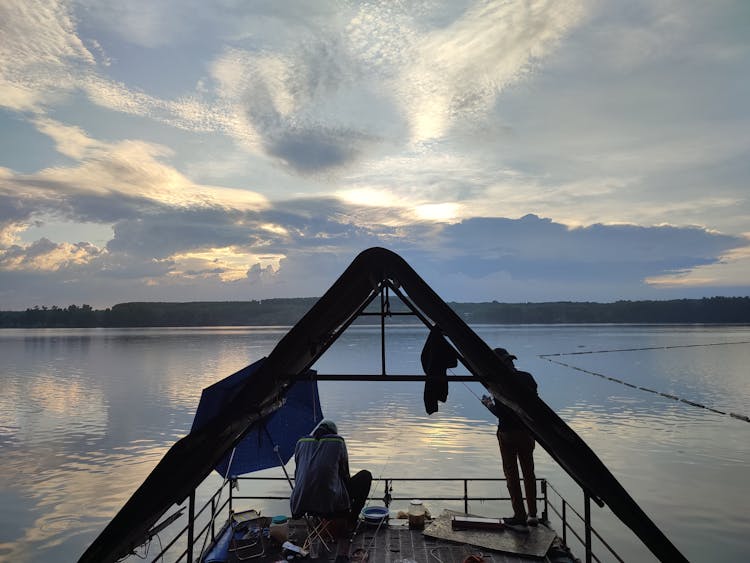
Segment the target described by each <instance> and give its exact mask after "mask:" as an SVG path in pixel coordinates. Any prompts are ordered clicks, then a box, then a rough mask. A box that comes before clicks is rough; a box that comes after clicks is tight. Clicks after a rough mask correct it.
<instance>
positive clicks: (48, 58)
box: [0, 0, 95, 111]
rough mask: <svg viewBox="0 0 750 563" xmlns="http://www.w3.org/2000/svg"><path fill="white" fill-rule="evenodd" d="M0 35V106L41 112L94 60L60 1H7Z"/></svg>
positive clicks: (2, 7)
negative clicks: (80, 70)
mask: <svg viewBox="0 0 750 563" xmlns="http://www.w3.org/2000/svg"><path fill="white" fill-rule="evenodd" d="M0 35H1V36H2V37H3V40H2V41H0V61H1V62H2V64H0V94H2V95H0V105H2V106H4V107H6V108H9V109H12V110H18V111H29V110H37V111H38V110H39V109H40V106H41V105H42V104H45V103H49V102H50V101H52V100H53V99H55V98H56V96H57V95H58V94H59V92H60V91H61V90H64V89H69V88H72V87H73V84H74V81H75V78H74V73H75V72H76V71H77V69H80V68H84V69H85V68H90V67H91V66H93V65H94V64H95V59H94V56H93V55H92V54H91V52H90V51H89V50H88V49H87V48H86V47H85V45H84V44H83V42H82V41H81V40H80V39H79V37H78V36H77V34H76V30H75V21H74V19H73V16H72V14H71V12H70V10H69V9H68V7H67V6H66V5H64V4H62V3H60V2H54V1H45V0H29V1H27V0H8V1H6V2H3V3H2V5H0ZM71 70H72V71H73V74H71V72H70V71H71Z"/></svg>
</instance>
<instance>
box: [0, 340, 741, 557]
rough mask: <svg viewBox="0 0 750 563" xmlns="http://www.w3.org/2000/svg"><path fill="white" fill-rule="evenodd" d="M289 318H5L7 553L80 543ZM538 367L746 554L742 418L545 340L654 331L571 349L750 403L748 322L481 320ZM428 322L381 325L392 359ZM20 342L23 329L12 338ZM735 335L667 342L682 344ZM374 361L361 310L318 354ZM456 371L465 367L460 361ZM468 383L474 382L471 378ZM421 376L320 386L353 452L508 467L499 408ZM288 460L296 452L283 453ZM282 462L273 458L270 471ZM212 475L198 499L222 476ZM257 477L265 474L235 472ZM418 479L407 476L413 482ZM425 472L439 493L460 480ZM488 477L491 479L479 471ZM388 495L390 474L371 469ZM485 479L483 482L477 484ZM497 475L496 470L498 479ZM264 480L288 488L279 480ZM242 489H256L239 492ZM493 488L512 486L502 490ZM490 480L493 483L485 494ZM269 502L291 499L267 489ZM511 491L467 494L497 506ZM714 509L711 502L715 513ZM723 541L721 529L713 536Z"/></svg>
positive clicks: (372, 459) (616, 540)
mask: <svg viewBox="0 0 750 563" xmlns="http://www.w3.org/2000/svg"><path fill="white" fill-rule="evenodd" d="M285 332H286V329H285V328H265V329H252V328H219V329H194V328H190V329H149V330H141V329H122V330H101V329H89V330H68V329H60V330H10V331H5V332H2V333H0V357H3V360H4V366H5V367H4V370H3V372H2V373H1V374H0V384H2V389H3V393H2V394H0V453H1V454H2V460H3V468H2V470H0V559H3V560H6V559H7V560H14V561H46V560H50V559H55V560H75V559H76V558H77V557H78V556H79V555H80V554H81V553H82V552H83V550H84V549H85V547H86V545H88V543H89V542H90V541H91V540H92V539H93V538H94V537H95V536H96V535H97V534H98V533H99V532H100V531H101V530H102V529H103V527H104V526H105V525H106V523H107V522H108V521H109V519H110V518H111V517H112V516H113V515H114V514H115V513H116V512H117V510H119V508H120V507H121V506H122V504H123V503H124V502H125V500H126V499H127V498H128V497H129V496H130V494H132V492H133V491H134V490H135V489H136V488H137V487H138V486H139V485H140V483H141V482H142V481H143V479H144V478H145V477H146V475H147V474H148V473H149V472H150V471H151V469H152V468H153V467H154V466H155V465H156V463H157V462H158V461H159V459H161V457H162V455H163V454H164V452H166V450H167V449H168V448H169V446H171V445H172V444H173V443H174V442H175V441H176V440H177V439H179V438H180V437H181V436H183V435H184V434H186V433H187V432H188V430H189V428H190V424H191V422H192V417H193V414H194V411H195V408H196V406H197V404H198V399H199V396H200V392H201V390H202V389H203V388H204V387H206V386H208V385H210V384H212V383H214V382H215V381H218V380H219V379H222V378H223V377H225V376H227V375H229V374H230V373H233V372H234V371H236V370H238V369H240V368H242V367H244V366H245V365H247V364H249V363H251V362H253V361H255V360H257V359H258V358H260V357H262V356H264V355H266V354H268V353H269V352H270V351H271V349H272V348H273V346H274V345H275V343H276V342H277V341H278V339H279V338H281V336H283V334H285ZM478 332H479V333H480V335H481V336H482V337H483V338H485V340H486V341H487V342H488V343H489V344H490V345H491V346H497V345H502V346H504V347H505V348H508V349H509V350H511V351H512V352H513V353H515V354H516V355H517V356H518V357H519V360H518V362H517V363H518V366H519V367H520V368H522V369H527V370H528V371H531V372H532V373H534V375H535V376H536V379H537V381H538V383H539V392H540V395H541V396H542V398H543V399H544V400H545V401H546V402H547V403H548V404H550V406H551V407H552V408H553V409H554V410H555V411H556V412H558V414H559V415H560V416H561V417H562V418H563V419H564V420H566V422H568V423H569V424H570V425H571V426H572V427H573V428H574V429H575V430H576V431H577V432H578V433H579V434H580V435H581V436H582V437H583V438H584V439H585V440H586V442H587V443H588V444H589V445H590V446H591V448H592V449H593V450H594V451H595V452H596V453H597V455H598V456H599V457H600V458H601V459H602V460H603V461H604V462H605V464H606V465H607V466H608V467H610V469H611V470H612V471H613V473H615V475H616V476H617V478H618V479H619V480H620V481H621V482H622V483H623V484H624V485H625V487H626V488H627V489H628V490H629V491H630V492H631V494H632V495H633V496H634V497H635V498H636V500H637V501H638V502H639V503H640V504H641V505H642V506H643V508H644V510H645V511H646V512H647V514H649V515H650V516H652V518H653V519H654V520H655V521H656V522H657V524H658V525H659V526H660V527H662V528H663V529H664V530H665V532H666V533H667V534H668V536H669V537H670V538H671V539H672V540H673V541H674V542H675V543H676V544H677V545H678V546H679V547H680V548H681V549H682V550H683V552H684V553H685V554H686V555H687V556H688V557H689V558H690V559H691V560H696V561H701V560H705V561H709V560H711V561H733V560H739V559H741V558H742V556H741V555H740V554H741V553H742V554H744V551H745V547H746V539H745V531H746V530H747V529H749V527H750V521H749V520H748V516H747V515H746V510H745V508H746V507H747V506H750V493H748V488H747V487H746V483H745V479H746V477H745V475H746V471H747V467H748V465H750V440H748V432H750V425H748V424H747V423H745V422H741V421H737V420H734V419H730V418H728V417H722V416H719V415H716V414H713V413H710V412H707V411H705V410H702V409H696V408H695V407H691V406H689V405H685V404H681V403H675V402H674V401H670V400H668V399H665V398H663V397H659V396H657V395H653V394H648V393H644V392H643V391H639V390H634V389H630V388H626V387H623V386H622V385H616V384H613V383H612V382H608V381H606V380H603V379H601V378H596V377H591V376H588V375H586V374H583V373H581V372H576V371H574V370H571V369H569V368H565V367H563V366H559V365H555V364H550V363H549V362H547V361H545V360H543V359H541V358H539V357H538V356H539V354H545V353H563V352H571V351H581V350H585V351H596V350H607V349H614V348H637V347H647V346H661V347H662V349H661V350H643V351H633V352H613V353H607V354H587V355H579V356H574V357H568V358H567V360H566V361H569V362H570V363H572V364H574V365H577V366H580V367H583V368H584V369H590V370H592V371H602V372H603V373H607V374H609V375H613V376H616V377H619V378H622V379H624V380H626V381H629V382H633V383H634V384H640V385H648V386H650V387H654V388H658V389H659V390H664V391H666V392H670V391H671V392H674V393H675V394H678V393H683V394H686V395H688V398H691V399H696V398H700V399H701V400H702V401H706V402H709V401H710V402H711V403H712V404H717V405H718V404H720V405H722V406H725V407H726V408H732V409H744V411H747V409H748V405H750V382H748V380H747V376H746V374H747V370H746V366H747V365H748V363H749V361H750V346H748V345H744V346H743V345H733V344H729V343H730V342H734V341H742V340H744V341H747V340H750V329H748V327H697V328H696V327H621V326H619V327H618V326H606V327H601V326H599V327H588V326H575V327H561V326H554V327H551V326H524V327H507V326H500V327H480V328H478ZM426 336H427V332H426V330H424V329H423V328H414V327H396V328H393V329H389V331H388V332H387V338H388V355H387V357H386V366H387V370H388V372H389V373H421V366H420V363H419V355H420V352H421V348H422V345H423V344H424V341H425V339H426ZM20 343H23V345H21V346H19V344H20ZM710 343H726V345H725V346H710V347H709V346H706V347H700V348H686V349H679V350H672V349H669V348H664V347H668V346H673V345H686V344H710ZM315 367H316V368H317V369H319V370H320V371H321V372H325V373H371V374H372V373H379V372H380V341H379V333H378V331H377V330H376V329H372V328H365V327H352V329H351V332H350V333H347V334H346V335H345V337H344V338H342V339H341V340H340V341H339V342H337V343H336V344H335V345H334V347H332V349H331V350H329V352H328V354H327V355H326V356H324V357H323V358H322V359H321V360H320V362H318V365H316V366H315ZM454 371H455V372H456V373H465V371H463V370H461V369H460V368H459V369H456V370H454ZM471 389H472V390H473V391H474V393H477V394H481V392H482V388H481V386H480V385H478V384H472V385H471ZM422 390H423V387H422V385H421V384H417V383H398V384H395V383H391V384H389V383H378V382H370V383H357V384H354V383H335V384H334V383H330V382H323V383H321V385H320V392H321V402H322V406H323V410H324V413H325V414H326V415H327V416H329V417H331V418H334V419H335V420H336V421H337V422H338V423H339V428H340V430H341V432H342V433H343V434H344V435H345V437H346V439H347V444H348V447H349V452H350V456H351V465H352V468H353V469H359V468H368V469H370V470H371V471H372V472H373V474H374V475H375V478H376V480H377V478H378V477H379V476H384V475H385V476H411V477H414V476H418V475H429V476H433V477H472V476H474V477H486V476H500V475H501V470H500V460H499V453H498V448H497V442H496V439H495V435H494V431H495V420H494V418H493V417H492V415H491V414H490V413H489V412H487V411H486V409H484V407H483V406H482V405H481V404H480V403H479V401H478V400H477V399H476V398H475V396H474V395H473V394H472V392H471V391H470V390H469V389H467V388H466V387H465V386H464V385H461V384H451V386H450V394H449V397H448V402H447V403H446V404H440V410H439V412H438V413H435V414H433V415H432V416H428V415H426V413H425V411H424V405H423V402H422ZM536 463H537V467H538V470H537V473H538V474H539V475H542V476H546V477H548V478H549V479H550V480H551V481H552V482H553V483H554V485H555V486H556V488H558V489H559V490H560V491H561V492H562V493H563V494H564V495H565V496H566V497H568V498H569V500H572V501H573V502H574V503H578V504H579V506H580V498H581V493H580V489H579V488H578V487H577V486H576V485H575V484H574V483H572V482H571V481H570V479H569V478H567V476H566V475H565V474H564V473H563V472H562V471H561V470H560V469H559V468H558V467H557V465H556V464H555V463H554V461H553V460H551V459H550V457H549V456H548V455H546V453H544V452H543V451H541V450H540V449H539V448H537V454H536ZM289 469H290V471H293V463H290V464H289ZM261 474H264V475H274V476H281V475H282V474H281V472H280V471H279V470H278V469H275V470H267V471H264V472H261ZM218 482H219V479H218V477H216V476H212V477H210V478H209V479H208V480H207V483H205V484H204V486H203V487H201V489H200V490H199V500H201V499H205V498H207V496H208V495H209V494H210V493H212V492H213V490H214V487H215V486H216V485H217V484H218ZM242 486H243V487H244V488H246V489H247V488H248V487H249V488H253V490H254V491H255V492H258V487H260V485H255V484H253V485H246V484H243V485H242ZM423 486H424V485H423V484H418V485H406V484H403V485H397V487H398V491H397V492H399V493H400V494H401V495H403V496H407V497H408V496H410V495H415V496H416V495H418V494H419V490H424V488H422V489H420V488H419V487H423ZM451 486H453V487H455V485H450V484H448V483H441V482H436V483H431V484H430V490H431V491H433V492H434V493H435V494H436V495H437V494H440V493H443V494H446V495H448V494H459V495H460V491H459V492H456V491H455V490H450V488H451ZM476 486H477V487H479V489H478V490H480V491H481V490H490V489H492V487H493V485H476ZM378 487H380V494H382V483H379V484H378ZM482 487H484V489H482ZM494 487H496V485H494ZM263 490H264V491H268V492H269V493H270V492H274V493H275V494H279V495H281V494H285V493H286V492H287V490H288V486H287V485H286V484H285V483H284V482H279V483H275V484H273V485H268V486H266V488H264V489H263ZM244 492H245V493H247V494H250V492H249V491H247V490H246V491H244ZM492 493H493V495H495V496H496V495H497V494H504V491H497V490H494V491H492ZM487 494H489V493H487ZM261 508H262V509H263V510H264V511H267V512H271V513H275V512H281V511H286V506H285V503H283V502H279V503H272V502H271V503H267V504H265V505H263V506H262V507H261ZM507 508H508V507H507V506H506V505H500V504H497V503H496V504H492V503H487V504H486V505H481V506H477V507H475V511H477V512H480V513H485V514H488V515H493V514H494V515H497V514H498V513H503V512H505V511H507ZM707 515H708V516H710V517H707ZM596 518H597V522H596V523H597V528H598V529H599V530H600V531H601V532H602V533H603V534H604V536H605V537H606V538H607V540H608V541H610V542H611V543H612V544H613V545H614V546H615V547H616V549H617V550H618V552H619V553H620V554H621V555H622V556H623V557H624V558H625V559H626V560H638V561H644V560H649V556H648V554H647V553H645V550H644V549H643V548H642V547H640V545H639V544H638V542H637V540H635V539H634V538H633V536H632V534H631V533H630V532H629V531H628V530H626V529H623V526H622V525H621V524H620V523H619V522H618V521H617V520H616V519H614V518H613V517H612V516H611V514H609V512H608V511H607V510H606V509H605V510H603V511H597V513H596ZM716 546H721V547H720V549H717V547H716Z"/></svg>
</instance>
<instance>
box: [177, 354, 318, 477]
mask: <svg viewBox="0 0 750 563" xmlns="http://www.w3.org/2000/svg"><path fill="white" fill-rule="evenodd" d="M264 361H265V358H262V359H260V360H258V361H257V362H255V363H253V364H251V365H249V366H247V367H246V368H244V369H241V370H240V371H238V372H237V373H234V374H232V375H230V376H229V377H227V378H225V379H222V380H221V381H219V382H217V383H214V384H213V385H211V386H210V387H206V388H205V389H204V390H203V392H202V393H201V399H200V402H199V403H198V409H197V410H196V412H195V418H194V419H193V426H192V428H191V430H190V431H191V432H192V431H194V430H198V429H200V428H202V427H203V426H204V425H205V424H207V423H208V422H209V421H210V420H211V419H212V418H214V417H215V416H216V415H217V414H219V412H220V411H221V409H223V408H225V407H226V405H228V404H229V402H230V401H231V399H232V398H233V397H234V395H235V394H236V393H237V390H238V389H239V387H240V386H241V385H242V384H244V383H245V382H246V381H247V380H248V379H249V378H252V376H253V374H254V373H255V372H256V371H258V368H260V366H261V365H263V362H264ZM322 418H323V412H322V410H321V408H320V397H319V396H318V384H317V382H316V381H314V380H312V379H310V380H301V381H297V382H295V383H294V384H293V385H292V386H291V387H290V388H289V390H288V391H287V393H286V395H285V397H284V404H283V405H282V406H281V407H280V408H279V409H278V410H275V411H274V412H272V413H271V414H269V415H268V416H266V417H265V418H263V419H262V420H260V421H258V422H257V423H256V424H255V425H253V427H252V428H251V429H250V431H249V432H248V433H247V435H246V436H245V437H244V438H243V439H242V441H240V442H239V443H238V444H237V446H236V447H235V449H234V452H229V453H228V454H227V455H225V456H224V458H223V459H222V460H221V461H220V462H219V464H218V465H217V466H216V467H215V469H216V471H218V472H219V473H220V474H221V476H222V477H227V476H230V477H234V476H236V475H244V474H245V473H251V472H253V471H260V470H261V469H268V468H269V467H276V466H278V465H281V466H282V467H283V466H284V465H285V464H286V463H287V462H288V461H289V459H290V458H291V457H292V455H293V454H294V447H295V445H296V443H297V440H298V439H299V438H300V437H302V436H305V435H306V434H309V433H310V432H312V430H313V428H315V425H316V424H317V423H318V422H320V421H321V420H322ZM230 460H231V468H230Z"/></svg>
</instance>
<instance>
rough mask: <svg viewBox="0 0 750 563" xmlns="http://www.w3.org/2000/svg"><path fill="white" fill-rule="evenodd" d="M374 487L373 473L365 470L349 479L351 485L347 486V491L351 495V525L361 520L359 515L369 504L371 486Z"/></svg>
mask: <svg viewBox="0 0 750 563" xmlns="http://www.w3.org/2000/svg"><path fill="white" fill-rule="evenodd" d="M371 485H372V473H370V472H369V471H367V469H363V470H362V471H359V472H357V473H356V474H355V475H352V477H351V478H350V479H349V483H348V484H347V486H346V490H347V492H348V493H349V502H350V506H351V514H350V518H351V521H350V523H352V524H354V523H356V522H357V518H359V513H360V512H362V509H363V508H364V507H365V504H366V503H367V497H368V496H369V494H370V486H371Z"/></svg>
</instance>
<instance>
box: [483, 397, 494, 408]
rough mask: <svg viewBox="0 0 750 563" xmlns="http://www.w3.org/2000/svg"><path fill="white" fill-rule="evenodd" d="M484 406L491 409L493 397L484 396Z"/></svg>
mask: <svg viewBox="0 0 750 563" xmlns="http://www.w3.org/2000/svg"><path fill="white" fill-rule="evenodd" d="M482 404H483V405H484V406H485V407H491V406H492V397H489V396H487V395H482Z"/></svg>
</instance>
